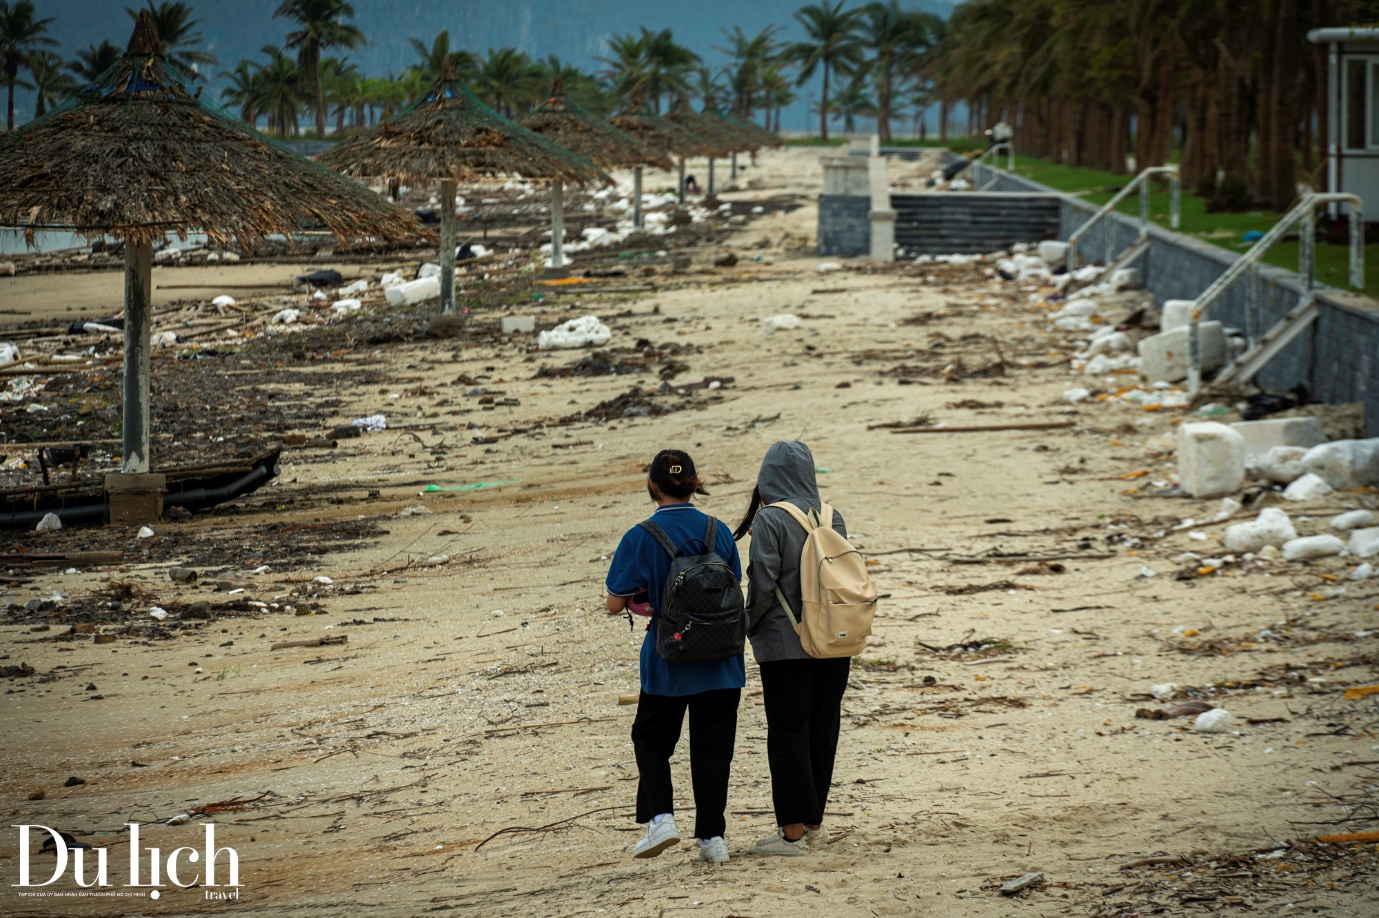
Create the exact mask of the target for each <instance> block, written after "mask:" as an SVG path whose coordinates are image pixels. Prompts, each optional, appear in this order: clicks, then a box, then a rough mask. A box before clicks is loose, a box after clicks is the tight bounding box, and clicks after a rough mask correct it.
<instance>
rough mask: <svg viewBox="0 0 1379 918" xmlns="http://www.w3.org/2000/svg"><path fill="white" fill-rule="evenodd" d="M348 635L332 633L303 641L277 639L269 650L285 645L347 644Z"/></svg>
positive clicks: (319, 645) (320, 645) (317, 645)
mask: <svg viewBox="0 0 1379 918" xmlns="http://www.w3.org/2000/svg"><path fill="white" fill-rule="evenodd" d="M349 641H350V636H349V635H348V634H333V635H330V636H328V637H319V638H311V639H309V640H305V641H279V642H278V643H276V644H274V645H273V646H271V647H269V648H268V649H269V650H282V649H284V648H286V647H329V646H331V645H333V644H348V643H349Z"/></svg>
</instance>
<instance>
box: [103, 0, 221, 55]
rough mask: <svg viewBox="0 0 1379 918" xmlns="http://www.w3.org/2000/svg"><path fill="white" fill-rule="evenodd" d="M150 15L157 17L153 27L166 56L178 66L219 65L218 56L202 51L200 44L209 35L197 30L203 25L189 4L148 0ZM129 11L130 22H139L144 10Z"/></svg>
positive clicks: (126, 8) (126, 10) (128, 8)
mask: <svg viewBox="0 0 1379 918" xmlns="http://www.w3.org/2000/svg"><path fill="white" fill-rule="evenodd" d="M145 2H146V3H147V4H148V5H147V7H146V8H147V10H148V12H149V15H151V16H152V17H153V24H154V26H155V27H156V28H157V29H158V43H159V44H160V45H162V46H163V53H164V54H165V55H167V58H168V60H170V61H172V62H173V63H174V64H179V65H181V66H182V67H184V68H186V69H187V70H192V71H195V70H196V69H197V67H199V66H200V65H202V64H206V65H212V64H215V63H216V58H215V55H214V54H210V53H209V52H206V51H201V50H198V49H197V48H196V47H194V46H196V45H199V44H201V43H202V42H203V41H205V36H204V35H203V34H202V33H201V32H199V31H196V28H197V26H199V25H200V24H201V23H200V22H198V21H197V20H195V19H193V18H192V11H191V7H189V6H187V4H185V3H168V2H163V3H159V4H156V5H155V4H154V2H153V0H145ZM125 12H126V13H128V14H129V18H130V19H136V20H137V19H138V18H139V13H140V12H142V10H137V9H131V8H130V7H125Z"/></svg>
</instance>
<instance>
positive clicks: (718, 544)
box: [606, 504, 747, 695]
mask: <svg viewBox="0 0 1379 918" xmlns="http://www.w3.org/2000/svg"><path fill="white" fill-rule="evenodd" d="M651 518H652V519H653V520H654V521H655V522H656V525H658V526H660V527H661V528H662V529H664V530H665V532H666V535H668V536H670V540H671V541H672V542H674V543H675V544H676V545H681V546H683V545H685V543H686V542H693V543H695V544H694V545H691V546H689V548H690V549H691V550H699V543H701V542H702V541H703V539H704V526H705V520H706V517H705V515H704V514H703V513H701V512H699V510H698V509H696V508H695V507H694V506H693V505H692V504H671V505H669V506H666V507H657V508H656V512H655V513H653V514H652V516H651ZM714 550H715V551H716V552H718V555H719V557H721V558H722V559H723V560H724V561H726V562H728V566H729V567H731V568H732V569H733V575H734V576H735V577H737V579H738V580H741V579H742V562H741V560H739V559H738V556H737V543H736V542H734V541H733V534H732V531H731V530H729V529H728V527H727V526H726V525H724V523H723V522H722V520H720V521H719V523H718V537H717V539H715V545H714ZM669 572H670V555H668V554H667V553H666V550H665V549H664V548H662V547H661V546H660V544H658V543H657V541H656V540H655V538H653V537H652V535H651V533H649V532H647V531H646V530H645V529H643V528H641V527H640V526H634V527H633V528H631V529H629V530H628V531H627V534H626V535H624V536H623V537H622V541H621V542H620V543H618V550H617V551H616V552H615V553H614V554H613V563H612V564H611V565H609V567H608V580H607V582H606V586H607V589H608V592H609V594H611V595H613V596H632V595H633V594H634V593H636V592H637V591H638V590H640V589H642V588H643V587H645V588H646V591H647V593H649V594H650V596H651V608H653V609H659V608H660V607H661V587H662V585H664V583H665V580H666V574H668V573H669ZM641 669H642V691H644V692H646V693H647V694H648V695H697V694H699V693H700V692H709V691H713V690H714V689H731V688H738V689H740V688H742V687H743V686H744V685H746V684H747V664H746V662H745V660H744V659H743V655H742V654H737V655H736V656H732V657H726V658H724V659H722V660H688V661H683V662H680V661H677V662H671V661H670V660H667V659H666V658H665V657H663V656H661V655H660V654H659V653H657V652H656V618H655V617H654V616H653V617H652V619H651V627H650V628H649V629H648V630H647V632H646V638H645V639H644V640H643V641H642V658H641Z"/></svg>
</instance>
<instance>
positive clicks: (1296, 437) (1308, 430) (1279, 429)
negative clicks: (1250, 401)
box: [1231, 417, 1326, 456]
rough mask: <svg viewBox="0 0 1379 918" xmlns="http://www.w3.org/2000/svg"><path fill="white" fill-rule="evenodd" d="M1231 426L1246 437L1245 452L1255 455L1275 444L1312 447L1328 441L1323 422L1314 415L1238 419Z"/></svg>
mask: <svg viewBox="0 0 1379 918" xmlns="http://www.w3.org/2000/svg"><path fill="white" fill-rule="evenodd" d="M1231 427H1233V428H1235V430H1236V432H1237V433H1239V434H1240V435H1241V436H1242V437H1244V438H1245V454H1246V455H1249V456H1253V455H1255V454H1256V453H1262V452H1265V451H1267V450H1269V449H1270V448H1272V447H1275V446H1301V447H1302V448H1303V449H1311V448H1312V447H1314V446H1319V445H1321V444H1323V443H1325V442H1326V434H1325V433H1323V432H1322V422H1321V421H1320V420H1319V419H1317V418H1313V417H1305V418H1270V419H1268V420H1265V421H1236V422H1235V423H1234V424H1232V425H1231Z"/></svg>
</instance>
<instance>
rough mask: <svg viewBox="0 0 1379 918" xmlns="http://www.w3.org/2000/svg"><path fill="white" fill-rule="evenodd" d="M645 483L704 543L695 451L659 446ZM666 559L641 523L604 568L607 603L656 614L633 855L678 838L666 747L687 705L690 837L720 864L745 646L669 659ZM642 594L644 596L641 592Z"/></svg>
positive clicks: (637, 742) (682, 539) (735, 567)
mask: <svg viewBox="0 0 1379 918" xmlns="http://www.w3.org/2000/svg"><path fill="white" fill-rule="evenodd" d="M646 488H647V492H648V493H649V494H650V495H651V499H652V500H653V501H655V502H656V511H655V513H653V514H652V517H651V518H652V520H654V521H655V522H656V524H657V525H658V526H660V527H661V529H663V530H664V531H665V533H666V534H667V535H668V536H669V537H670V540H671V541H672V542H674V543H675V544H676V545H680V546H682V547H688V548H690V549H691V550H697V551H703V550H704V548H702V547H699V546H702V543H703V540H704V534H705V531H706V529H707V528H708V517H707V516H705V515H704V514H703V513H701V512H699V510H697V509H696V508H695V507H694V506H693V505H692V504H691V503H690V499H691V498H692V497H693V495H695V494H704V495H707V494H708V492H707V491H705V490H704V488H703V485H702V483H701V482H700V481H699V477H698V475H697V474H696V472H695V469H694V461H693V460H692V459H690V457H689V456H688V455H687V454H685V453H683V452H681V451H679V450H673V449H667V450H662V451H661V452H659V453H657V454H656V458H655V459H653V460H652V461H651V470H650V472H649V474H648V476H647V483H646ZM714 529H715V531H716V533H717V536H716V538H715V539H714V542H715V544H714V545H713V546H712V548H713V550H714V551H715V552H717V554H718V555H719V557H721V558H723V559H724V560H725V561H726V562H727V563H728V565H729V566H730V567H731V568H732V571H733V575H734V576H735V577H736V578H737V579H738V580H741V578H742V562H741V561H740V560H739V559H738V554H737V545H736V544H735V543H734V542H733V535H732V532H731V531H730V530H729V529H728V527H727V526H726V525H724V524H723V523H721V522H719V523H717V525H716V526H715V527H714ZM670 564H671V557H670V555H669V553H667V551H666V550H665V549H663V548H662V547H661V546H660V544H658V543H657V541H656V539H655V538H654V537H653V536H652V535H651V534H650V533H648V532H647V531H646V530H645V529H643V528H641V527H640V526H634V527H633V528H631V529H629V530H628V531H627V533H626V534H625V535H624V536H623V537H622V541H621V542H620V543H619V544H618V550H617V552H616V553H615V554H614V555H613V563H612V564H611V565H610V566H609V569H608V580H607V589H608V611H609V612H610V613H614V614H616V613H620V612H623V611H624V610H630V611H633V612H637V613H639V614H643V615H651V616H652V618H651V621H650V622H649V623H648V625H647V633H646V638H645V639H644V640H643V641H642V653H641V683H642V691H641V695H640V697H639V699H638V702H637V717H636V719H635V720H634V721H633V724H632V746H633V749H634V751H635V753H636V757H637V773H638V783H637V822H638V823H648V825H647V830H646V834H645V835H644V836H643V837H642V839H641V840H640V841H638V842H637V845H636V847H635V848H633V852H632V853H633V856H634V857H639V858H646V857H656V856H657V855H658V854H660V853H661V852H662V851H664V850H666V849H667V848H670V847H673V846H674V845H677V844H679V843H680V830H679V828H678V827H677V826H676V825H675V815H674V814H675V792H674V787H673V785H672V783H671V778H670V757H671V755H672V754H673V753H674V752H675V744H676V743H677V742H678V741H679V739H680V729H681V726H682V725H683V723H684V719H685V712H686V711H687V710H688V711H689V717H690V772H691V776H692V779H693V784H694V803H695V827H694V837H695V838H698V839H699V859H700V860H701V861H706V862H708V863H712V864H721V863H723V862H724V861H726V860H728V845H727V842H725V841H724V840H723V832H724V830H725V828H726V827H727V822H726V820H725V817H724V811H725V810H726V809H727V805H728V769H729V766H730V765H731V764H732V760H733V740H734V738H735V735H736V732H737V705H738V701H739V700H740V699H741V696H742V687H743V686H744V685H745V684H746V682H747V669H746V663H745V662H744V659H743V655H742V654H741V653H739V654H736V655H734V656H731V657H726V658H724V659H720V660H702V661H699V660H696V661H670V660H666V659H665V658H664V657H662V656H661V655H660V653H658V652H657V650H656V618H655V610H656V609H659V608H661V598H662V597H661V589H662V585H663V584H664V583H665V579H666V574H667V573H668V572H669V570H670ZM642 594H645V597H643V595H642ZM643 598H645V600H646V601H645V603H642V602H640V600H642V599H643Z"/></svg>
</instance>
